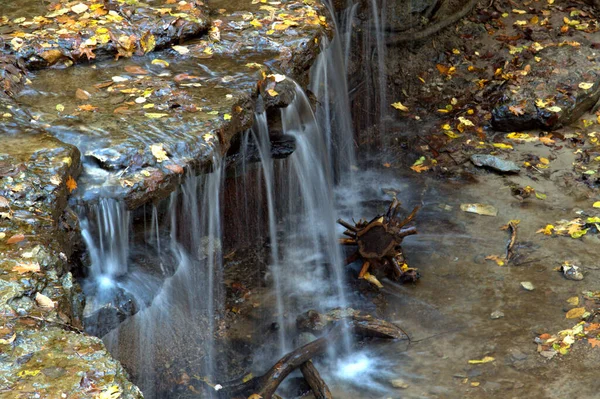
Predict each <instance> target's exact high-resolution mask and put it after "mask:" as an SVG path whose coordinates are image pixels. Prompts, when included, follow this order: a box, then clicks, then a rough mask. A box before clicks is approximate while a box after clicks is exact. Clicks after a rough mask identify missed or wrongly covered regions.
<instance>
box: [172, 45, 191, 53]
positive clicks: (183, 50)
mask: <svg viewBox="0 0 600 399" xmlns="http://www.w3.org/2000/svg"><path fill="white" fill-rule="evenodd" d="M171 48H172V49H173V50H175V51H177V52H178V53H179V54H181V55H185V54H187V53H189V52H190V49H189V48H188V47H187V46H179V45H177V46H173V47H171Z"/></svg>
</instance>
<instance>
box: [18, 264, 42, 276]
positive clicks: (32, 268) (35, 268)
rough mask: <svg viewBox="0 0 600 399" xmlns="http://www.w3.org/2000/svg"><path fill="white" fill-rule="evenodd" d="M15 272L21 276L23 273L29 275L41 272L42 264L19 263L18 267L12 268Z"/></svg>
mask: <svg viewBox="0 0 600 399" xmlns="http://www.w3.org/2000/svg"><path fill="white" fill-rule="evenodd" d="M12 271H13V272H17V273H19V274H23V273H29V272H33V273H35V272H39V271H40V264H39V263H37V262H35V263H19V264H18V265H17V266H15V267H13V268H12Z"/></svg>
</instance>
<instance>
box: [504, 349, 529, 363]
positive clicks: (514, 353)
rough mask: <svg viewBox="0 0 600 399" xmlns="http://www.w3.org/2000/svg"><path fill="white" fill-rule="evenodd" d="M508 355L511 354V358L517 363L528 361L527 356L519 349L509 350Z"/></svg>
mask: <svg viewBox="0 0 600 399" xmlns="http://www.w3.org/2000/svg"><path fill="white" fill-rule="evenodd" d="M508 353H510V357H511V358H512V359H513V360H516V361H521V360H525V359H527V354H525V353H523V352H521V351H520V350H518V349H509V351H508Z"/></svg>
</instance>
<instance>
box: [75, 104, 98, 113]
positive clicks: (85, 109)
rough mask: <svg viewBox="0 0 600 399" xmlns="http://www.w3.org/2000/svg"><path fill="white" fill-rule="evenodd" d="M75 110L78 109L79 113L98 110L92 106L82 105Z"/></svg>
mask: <svg viewBox="0 0 600 399" xmlns="http://www.w3.org/2000/svg"><path fill="white" fill-rule="evenodd" d="M77 108H79V109H80V110H81V111H85V112H93V111H96V110H98V107H94V106H93V105H92V104H83V105H80V106H79V107H77Z"/></svg>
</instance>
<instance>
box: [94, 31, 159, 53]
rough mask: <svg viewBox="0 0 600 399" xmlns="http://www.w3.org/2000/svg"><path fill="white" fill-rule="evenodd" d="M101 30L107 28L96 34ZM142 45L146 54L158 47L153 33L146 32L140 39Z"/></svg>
mask: <svg viewBox="0 0 600 399" xmlns="http://www.w3.org/2000/svg"><path fill="white" fill-rule="evenodd" d="M100 29H106V28H99V29H97V30H96V32H99V31H100ZM140 44H141V45H142V50H144V53H149V52H150V51H152V50H154V48H155V47H156V37H154V35H153V34H152V33H150V32H146V33H144V35H143V36H142V38H141V39H140Z"/></svg>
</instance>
